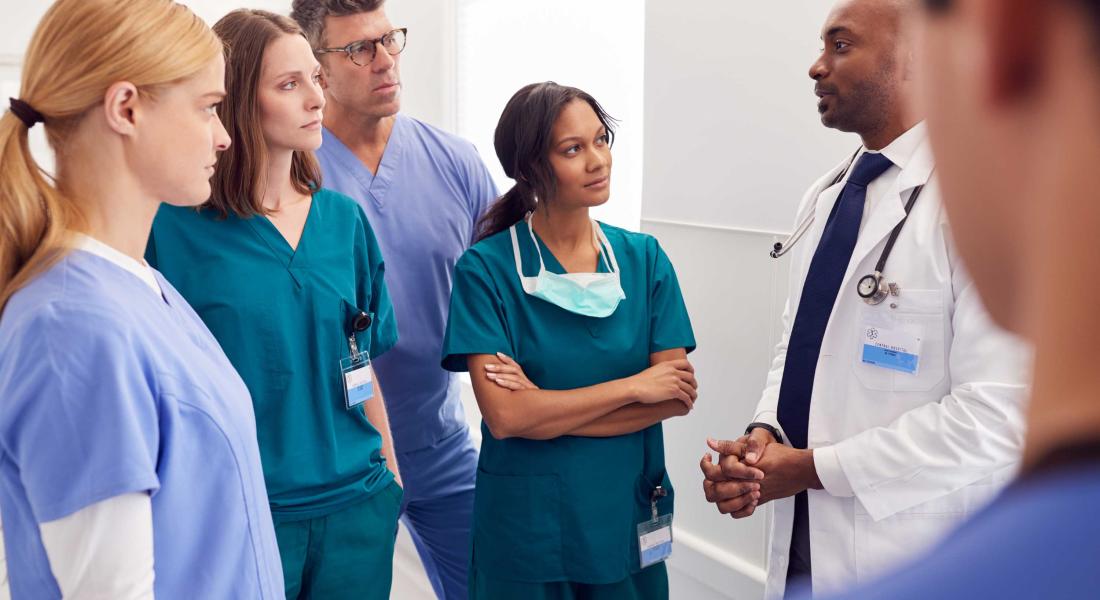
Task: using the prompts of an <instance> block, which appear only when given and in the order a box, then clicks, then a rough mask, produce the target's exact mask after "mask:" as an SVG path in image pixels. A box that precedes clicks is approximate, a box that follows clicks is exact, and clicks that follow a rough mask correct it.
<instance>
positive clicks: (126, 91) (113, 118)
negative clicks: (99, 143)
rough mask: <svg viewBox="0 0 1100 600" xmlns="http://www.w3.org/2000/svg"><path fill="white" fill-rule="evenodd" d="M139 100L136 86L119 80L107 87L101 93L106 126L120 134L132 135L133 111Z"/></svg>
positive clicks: (134, 120)
mask: <svg viewBox="0 0 1100 600" xmlns="http://www.w3.org/2000/svg"><path fill="white" fill-rule="evenodd" d="M140 102H141V96H140V95H139V94H138V89H137V86H135V85H134V84H132V83H130V82H128V81H120V82H118V83H115V84H112V85H111V87H109V88H107V92H106V93H105V94H104V95H103V113H104V116H105V117H106V118H107V126H108V127H110V128H111V130H113V131H114V132H116V133H119V134H121V135H133V133H134V129H135V127H134V126H135V122H136V118H135V115H134V112H135V110H136V108H137V106H138V105H139V104H140Z"/></svg>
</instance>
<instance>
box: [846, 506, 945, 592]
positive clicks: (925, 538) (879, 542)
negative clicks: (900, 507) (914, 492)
mask: <svg viewBox="0 0 1100 600" xmlns="http://www.w3.org/2000/svg"><path fill="white" fill-rule="evenodd" d="M856 504H857V506H858V504H859V502H858V501H857V502H856ZM960 518H961V516H960V515H958V514H949V513H920V512H909V511H904V512H901V513H898V514H896V515H894V516H892V517H887V518H885V519H883V520H881V521H875V520H874V519H872V518H871V516H870V515H868V514H866V513H865V512H863V511H862V510H861V509H860V508H857V509H856V515H855V532H854V533H855V535H854V540H853V541H854V543H855V563H856V564H855V572H856V579H857V581H859V582H866V581H869V580H873V579H875V578H877V577H878V576H880V575H882V574H883V573H885V572H888V571H889V570H891V569H892V568H894V567H896V566H897V565H899V564H901V563H903V562H905V561H906V560H907V559H909V558H912V557H914V556H917V555H919V554H920V553H921V552H923V551H924V550H926V549H927V548H928V547H929V546H931V545H932V544H934V543H935V542H936V541H937V540H939V539H940V537H941V536H942V535H943V534H944V533H946V532H947V531H948V530H950V528H951V527H952V526H953V525H955V524H956V523H957V522H958V521H959V519H960Z"/></svg>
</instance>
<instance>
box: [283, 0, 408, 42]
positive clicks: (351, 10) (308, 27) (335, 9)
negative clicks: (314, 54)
mask: <svg viewBox="0 0 1100 600" xmlns="http://www.w3.org/2000/svg"><path fill="white" fill-rule="evenodd" d="M385 3H386V0H294V2H293V4H291V8H290V18H291V19H294V20H295V21H297V22H298V26H299V27H301V28H302V31H303V32H305V34H306V39H307V40H309V45H310V46H312V47H313V48H314V49H317V48H322V47H324V46H326V45H327V44H328V42H327V41H325V17H345V16H348V15H357V14H359V13H365V12H373V11H376V10H378V9H380V8H382V5H383V4H385Z"/></svg>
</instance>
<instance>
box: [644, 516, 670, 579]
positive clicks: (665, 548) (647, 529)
mask: <svg viewBox="0 0 1100 600" xmlns="http://www.w3.org/2000/svg"><path fill="white" fill-rule="evenodd" d="M638 554H639V555H640V556H641V557H642V568H643V569H644V568H646V567H648V566H651V565H655V564H657V563H659V562H662V561H664V560H665V559H667V558H668V557H669V556H672V515H661V516H659V517H657V518H656V519H650V520H648V521H646V522H645V523H640V524H639V525H638Z"/></svg>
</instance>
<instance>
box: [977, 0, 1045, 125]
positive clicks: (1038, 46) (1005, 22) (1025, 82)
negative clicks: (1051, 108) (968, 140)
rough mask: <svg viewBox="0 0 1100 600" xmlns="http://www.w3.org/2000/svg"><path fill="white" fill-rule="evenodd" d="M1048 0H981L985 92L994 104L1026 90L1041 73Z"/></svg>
mask: <svg viewBox="0 0 1100 600" xmlns="http://www.w3.org/2000/svg"><path fill="white" fill-rule="evenodd" d="M1048 2H1049V0H983V1H982V7H981V12H982V13H983V14H982V21H983V23H982V26H983V27H984V28H985V30H986V34H987V35H986V39H987V40H988V41H989V43H988V45H987V47H986V52H987V55H986V61H987V64H988V65H989V81H988V94H989V100H990V101H991V102H992V103H993V104H994V105H1002V104H1006V103H1011V102H1013V101H1015V100H1018V99H1019V98H1020V97H1022V96H1025V95H1027V94H1029V93H1030V92H1031V91H1032V89H1033V87H1034V86H1035V85H1036V84H1037V82H1038V80H1039V79H1040V76H1041V71H1042V65H1043V63H1044V62H1045V59H1046V57H1045V56H1044V53H1045V52H1046V51H1047V50H1046V48H1047V45H1046V44H1045V43H1044V41H1045V40H1046V38H1047V37H1048V36H1049V35H1050V32H1049V29H1048V27H1049V23H1050V7H1049V5H1048V4H1047V3H1048Z"/></svg>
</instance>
